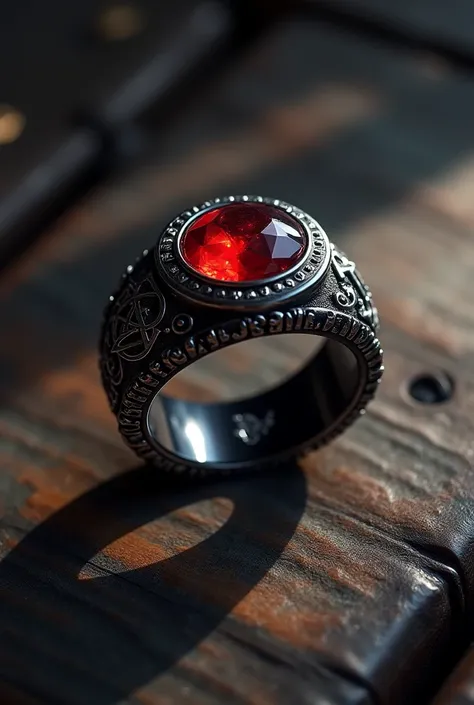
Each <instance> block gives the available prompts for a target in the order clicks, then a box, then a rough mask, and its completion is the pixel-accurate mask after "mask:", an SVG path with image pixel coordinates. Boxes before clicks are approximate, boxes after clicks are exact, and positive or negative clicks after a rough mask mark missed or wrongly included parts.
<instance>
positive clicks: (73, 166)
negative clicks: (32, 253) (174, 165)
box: [0, 0, 278, 266]
mask: <svg viewBox="0 0 474 705" xmlns="http://www.w3.org/2000/svg"><path fill="white" fill-rule="evenodd" d="M277 5H278V3H277ZM251 6H252V4H251V3H249V4H246V3H243V2H235V3H232V2H222V1H221V2H219V1H218V0H174V1H173V2H154V1H153V0H140V2H136V3H135V2H131V3H129V2H120V1H119V2H116V3H107V4H104V3H100V2H98V0H85V1H84V2H80V3H79V2H73V3H62V2H59V0H47V1H46V2H42V3H36V2H34V1H33V0H19V1H18V2H15V3H9V4H8V6H6V7H4V8H3V18H2V23H1V27H0V62H1V65H2V67H3V70H2V73H1V76H0V266H1V265H2V264H4V263H5V262H6V261H7V260H8V259H9V258H11V257H12V256H13V255H14V254H15V253H18V252H19V251H20V250H21V249H22V248H23V246H24V245H25V244H26V242H27V241H28V240H29V239H31V237H32V236H33V235H34V234H35V233H38V232H39V231H40V230H41V227H42V226H44V225H45V223H46V222H48V220H49V219H50V217H51V216H52V215H54V214H55V213H57V212H58V211H59V210H60V209H61V208H63V207H64V205H65V204H66V203H67V202H68V200H69V201H70V200H71V198H74V197H76V196H77V195H78V194H79V193H81V191H82V190H83V189H84V187H85V186H86V185H89V184H90V183H92V182H93V181H94V180H95V179H96V178H97V176H98V175H99V174H100V173H102V172H103V171H104V169H107V167H108V166H110V164H111V162H113V160H114V159H115V158H117V157H120V155H122V156H123V155H124V153H127V152H130V151H133V149H134V148H135V147H137V146H138V145H137V141H139V140H138V139H137V131H136V130H135V129H134V127H133V126H134V125H136V121H137V120H138V119H139V118H140V116H141V115H143V114H144V113H146V112H147V111H149V110H150V109H151V108H153V111H154V115H155V116H156V115H160V113H163V114H164V111H163V110H162V107H163V106H164V104H165V103H166V102H167V101H168V100H170V99H171V98H172V97H175V98H178V99H179V98H180V95H181V93H182V91H181V93H180V91H179V88H180V87H182V86H183V85H185V84H189V81H190V80H191V79H193V80H195V79H196V77H197V76H198V75H200V78H201V80H208V79H209V78H212V75H213V73H215V72H216V71H217V69H218V67H219V65H220V64H221V63H222V57H223V56H227V55H229V54H231V53H232V50H233V48H235V46H236V45H237V44H238V42H239V41H240V39H239V37H241V33H239V26H240V25H241V23H242V22H243V21H245V24H246V33H245V34H246V37H248V36H252V34H253V32H256V31H258V28H259V27H260V26H261V24H262V14H260V13H259V12H258V4H257V9H256V10H252V9H251ZM262 6H263V5H262V4H261V5H260V7H262ZM275 14H276V13H275V11H273V12H271V13H268V15H267V18H268V17H274V16H275ZM249 29H250V32H249ZM204 66H205V67H206V68H207V69H209V71H206V77H205V76H204V74H203V72H202V69H203V67H204Z"/></svg>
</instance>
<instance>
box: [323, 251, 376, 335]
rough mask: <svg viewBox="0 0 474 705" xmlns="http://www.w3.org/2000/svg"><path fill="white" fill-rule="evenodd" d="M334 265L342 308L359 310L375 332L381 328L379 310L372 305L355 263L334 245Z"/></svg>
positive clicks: (336, 299)
mask: <svg viewBox="0 0 474 705" xmlns="http://www.w3.org/2000/svg"><path fill="white" fill-rule="evenodd" d="M332 250H333V253H332V264H333V269H334V273H335V275H336V278H337V280H338V281H339V282H340V290H339V291H337V292H336V293H335V294H334V300H335V302H336V303H337V304H338V305H339V306H340V307H341V308H353V307H356V308H357V312H358V314H359V316H360V317H361V318H362V320H364V321H365V322H366V323H367V324H368V325H370V326H371V328H373V329H374V330H377V329H378V327H379V317H378V312H377V309H376V308H375V307H374V305H373V303H372V294H371V293H370V290H369V288H368V287H367V286H366V284H365V283H364V281H363V279H362V277H361V276H360V274H359V272H358V271H357V269H356V266H355V263H354V262H352V261H351V260H349V259H348V258H347V257H346V255H345V254H344V253H342V252H340V251H339V250H336V248H335V247H334V245H332Z"/></svg>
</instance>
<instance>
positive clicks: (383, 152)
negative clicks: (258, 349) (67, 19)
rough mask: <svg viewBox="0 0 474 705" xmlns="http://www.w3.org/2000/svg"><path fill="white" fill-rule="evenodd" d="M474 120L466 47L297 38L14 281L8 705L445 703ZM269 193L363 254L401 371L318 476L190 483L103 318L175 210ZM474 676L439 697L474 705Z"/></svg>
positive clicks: (17, 270)
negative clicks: (99, 345)
mask: <svg viewBox="0 0 474 705" xmlns="http://www.w3.org/2000/svg"><path fill="white" fill-rule="evenodd" d="M374 3H375V0H374ZM374 3H372V4H374ZM360 4H362V5H363V3H359V5H360ZM467 12H468V10H466V13H467ZM469 12H470V13H471V15H472V10H469ZM409 19H410V22H415V23H416V21H417V18H416V17H415V18H413V17H412V16H410V18H409ZM471 19H472V17H471ZM466 22H467V19H466ZM441 25H442V23H441ZM471 27H472V24H471ZM422 29H423V32H425V33H426V32H428V33H429V34H430V37H431V39H430V42H431V43H432V44H434V45H436V42H437V41H438V34H436V31H437V30H436V28H432V27H431V26H430V27H429V28H428V29H427V28H426V27H423V28H422ZM450 31H451V30H450ZM466 31H467V29H466V30H463V33H462V35H460V43H461V44H462V43H463V42H464V41H465V32H466ZM471 31H472V30H471ZM448 34H449V32H448ZM443 41H446V40H445V39H443ZM473 113H474V79H473V76H472V75H471V74H470V73H469V72H468V71H467V72H466V71H461V70H460V69H459V67H457V66H453V65H452V64H451V63H450V62H449V61H448V59H447V58H446V57H444V58H439V57H438V56H436V55H433V53H432V52H431V53H426V52H424V51H422V50H421V49H420V50H416V51H415V50H414V49H409V48H407V47H404V46H402V45H400V46H395V45H394V44H393V43H387V42H385V41H383V40H381V41H379V42H378V41H375V40H374V39H369V38H368V37H367V36H366V35H364V36H362V35H360V34H359V33H358V32H357V31H354V30H351V28H350V27H349V26H348V25H347V23H346V24H345V26H344V27H337V26H336V25H335V24H334V23H332V22H327V21H324V22H319V23H318V21H314V22H312V23H310V22H308V21H299V20H297V19H295V20H294V21H287V22H285V23H284V24H281V25H280V26H279V27H277V28H275V29H274V30H272V32H271V33H269V34H268V36H267V37H266V38H265V40H264V42H263V44H260V45H259V46H258V47H254V48H249V49H248V51H247V54H246V56H245V57H244V60H243V61H242V62H241V63H240V64H239V65H238V66H234V67H232V68H229V69H228V70H227V71H224V73H223V75H222V77H221V78H220V81H219V84H218V85H217V86H215V85H213V86H212V87H209V90H208V91H207V93H206V92H204V95H203V96H202V97H201V100H200V102H199V103H197V102H196V103H195V105H194V108H193V109H192V110H188V111H186V112H185V113H183V114H181V115H179V116H178V118H177V120H176V122H175V124H174V125H173V126H170V127H168V128H167V129H166V131H164V132H162V133H161V134H160V137H159V139H158V138H157V139H156V142H155V143H154V145H153V147H152V148H151V149H150V152H149V155H148V156H147V159H146V160H145V161H143V162H142V163H140V164H138V165H136V166H134V167H133V168H131V169H130V170H129V171H127V173H125V174H122V175H120V176H117V178H115V180H110V181H109V182H108V183H107V184H106V185H104V186H103V187H101V188H100V189H98V190H97V191H96V192H95V193H93V194H91V195H90V196H88V197H87V199H85V200H84V202H83V203H82V204H80V205H78V206H77V207H76V208H75V209H74V210H71V211H69V212H68V213H67V214H66V216H65V217H63V218H62V219H61V220H60V221H59V222H58V223H57V224H56V225H55V226H54V227H53V228H52V229H51V230H50V231H49V232H48V233H47V234H46V235H45V237H44V238H43V239H42V240H41V241H40V242H39V243H37V244H36V245H34V246H32V247H31V248H30V249H29V250H28V251H27V252H26V253H25V255H24V256H23V258H22V259H21V260H19V261H18V262H17V263H16V264H15V266H13V267H11V268H10V269H9V270H8V271H7V272H4V273H3V275H2V278H1V279H0V295H1V309H0V325H1V331H2V337H1V349H0V362H1V364H0V375H1V382H2V384H1V404H0V465H1V470H2V472H1V475H0V511H1V524H0V531H1V534H0V537H1V551H2V561H1V562H0V702H1V703H2V705H39V704H40V703H41V705H60V704H61V705H63V704H67V705H112V704H114V705H117V704H119V703H120V704H124V703H127V704H128V705H138V704H140V705H152V704H153V705H155V704H156V705H158V704H160V705H171V704H174V703H177V704H178V705H221V704H225V705H241V704H242V705H243V704H244V703H245V704H249V703H252V704H255V705H286V704H291V705H293V704H294V705H310V704H311V705H314V704H316V705H326V704H330V705H356V704H357V705H362V704H363V705H399V704H400V705H401V704H403V705H410V704H411V703H413V704H417V705H420V704H422V703H428V702H430V701H431V699H432V698H434V697H435V695H436V693H437V692H438V691H439V690H440V688H441V686H442V684H443V681H444V680H445V679H446V678H447V677H448V676H449V674H450V672H451V671H452V670H453V669H455V668H456V664H457V661H458V660H459V659H460V658H461V656H462V653H463V650H465V649H466V647H467V646H468V644H469V641H470V636H471V632H472V628H473V625H472V621H473V620H472V617H473V611H472V606H473V605H474V541H473V537H474V474H473V472H472V464H473V458H474V413H473V412H474V355H473V353H474V287H473V284H472V282H473V276H474V275H473V271H474V269H473V267H474V199H473V196H472V194H473V191H474V157H473V154H474V151H473V150H474V131H473V120H472V115H473ZM243 191H247V192H257V193H263V194H266V195H274V196H275V197H278V196H281V197H283V198H285V199H287V200H289V201H290V202H291V201H293V202H295V203H296V204H298V205H299V206H301V207H302V208H304V209H306V210H308V211H309V212H311V213H313V214H314V215H315V216H316V217H317V218H318V219H319V220H320V221H321V223H322V224H323V225H324V226H325V228H326V229H327V230H328V232H329V233H330V236H331V237H332V239H334V240H335V241H336V242H338V243H340V244H341V245H342V246H343V247H344V249H345V250H346V251H347V252H348V253H349V254H350V255H351V256H354V258H355V259H356V260H357V262H358V264H359V265H360V268H361V271H363V272H364V274H365V275H366V279H367V281H368V282H369V283H370V285H371V287H372V290H373V292H374V297H375V299H376V301H377V302H378V305H379V308H380V312H381V316H382V321H383V328H382V332H381V338H382V340H383V343H384V348H385V350H386V375H385V377H384V381H383V384H382V387H381V390H380V394H379V396H378V398H377V400H376V401H375V403H373V404H372V406H371V407H370V410H369V413H368V414H367V416H366V417H364V418H363V419H362V420H360V421H359V422H358V423H357V424H356V425H355V426H354V428H352V429H351V430H349V431H348V432H347V433H345V434H344V435H343V437H341V438H340V439H339V440H337V441H336V442H335V443H333V444H332V445H331V446H330V447H328V448H327V449H325V450H323V451H320V452H318V453H315V454H312V455H310V456H309V457H307V458H306V459H305V460H304V461H303V462H302V463H301V464H300V465H299V466H297V465H296V464H295V465H294V466H292V467H287V468H284V469H283V471H282V472H281V473H278V474H271V475H261V476H259V477H253V478H249V477H244V478H242V479H239V480H233V481H229V480H226V481H224V480H222V481H213V482H210V483H207V484H204V485H199V484H189V485H183V484H182V481H179V482H177V481H174V480H173V479H172V478H169V477H161V476H159V475H157V474H156V473H155V472H154V471H153V469H150V468H146V467H141V466H138V464H137V461H136V460H135V458H134V457H133V456H132V455H131V454H130V452H129V451H128V450H127V449H126V448H125V447H124V445H123V443H122V441H121V440H120V438H119V435H118V433H117V431H116V427H115V421H114V418H113V416H112V414H111V413H110V411H109V410H108V407H107V404H106V400H105V396H104V394H103V392H102V390H101V387H100V384H99V375H98V370H97V357H96V341H97V337H98V328H99V321H100V316H101V310H102V306H103V304H104V302H105V300H106V297H107V295H108V293H109V291H110V290H111V289H112V288H113V286H114V284H115V282H116V280H117V278H118V275H119V274H120V272H121V270H122V268H123V266H124V265H125V264H127V263H128V261H129V259H130V258H131V257H132V258H133V257H134V256H135V254H136V253H137V252H138V251H139V250H140V248H141V247H142V246H147V245H149V244H150V243H152V242H153V240H154V238H155V237H156V234H157V232H158V229H159V227H160V226H162V225H163V224H165V222H166V221H167V219H168V218H169V217H170V216H172V215H173V214H174V213H175V212H177V211H178V210H179V209H180V208H182V207H186V206H188V205H189V204H190V203H193V202H195V201H196V202H199V201H200V200H202V199H205V198H207V197H210V196H215V195H218V194H224V193H232V192H237V193H238V192H243ZM240 354H241V355H242V357H240V358H239V359H237V360H234V364H235V365H237V367H238V366H239V365H241V366H242V367H244V366H245V365H246V364H248V362H249V360H250V359H251V358H250V357H245V355H246V353H245V351H243V352H241V353H240ZM289 356H290V357H291V351H289V353H288V354H286V355H283V356H282V357H281V358H277V357H275V358H274V359H273V363H272V364H273V365H274V366H275V367H276V368H279V369H282V368H284V367H285V366H286V364H287V362H288V357H289ZM418 375H425V376H426V375H428V376H430V375H431V376H432V375H435V378H436V376H437V375H438V376H439V375H448V378H452V380H453V381H454V394H453V396H452V398H451V399H449V400H448V401H446V402H445V403H443V404H423V403H420V402H416V401H414V400H413V398H412V397H411V396H410V393H409V386H410V383H411V381H412V380H413V379H414V378H415V377H416V376H418ZM218 379H219V377H218ZM207 384H208V377H206V374H205V373H203V374H202V376H200V375H199V374H196V375H195V377H194V379H193V380H191V382H189V385H190V388H192V389H193V392H194V394H197V395H198V396H199V394H200V393H201V392H202V390H203V388H204V387H206V386H207ZM430 384H431V383H430ZM433 388H434V389H435V391H436V384H435V383H434V387H433ZM430 389H431V387H430V386H429V384H428V387H426V385H425V388H424V392H423V393H424V394H425V395H428V396H429V393H430ZM467 659H468V660H467V666H466V665H465V664H464V666H463V668H464V671H463V674H464V675H461V676H459V677H458V676H456V675H453V676H452V678H454V681H453V682H455V685H454V686H453V685H449V684H448V685H447V686H446V688H448V690H445V691H443V692H439V693H438V695H437V698H438V699H437V700H436V703H437V705H455V704H456V705H460V704H461V703H467V702H472V701H473V700H472V685H470V683H472V682H473V680H472V678H471V675H470V674H471V670H472V668H471V665H470V664H472V663H473V660H472V657H469V656H468V657H467ZM469 659H470V660H469ZM466 674H467V675H466ZM456 684H457V685H456ZM448 686H449V687H448ZM469 688H470V693H471V695H469ZM456 698H457V699H456ZM463 698H464V699H463ZM469 698H471V699H469Z"/></svg>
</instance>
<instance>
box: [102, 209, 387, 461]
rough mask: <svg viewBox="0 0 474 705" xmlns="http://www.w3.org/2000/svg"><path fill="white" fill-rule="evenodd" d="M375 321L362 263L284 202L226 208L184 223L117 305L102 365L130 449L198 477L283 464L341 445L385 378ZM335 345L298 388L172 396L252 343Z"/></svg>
mask: <svg viewBox="0 0 474 705" xmlns="http://www.w3.org/2000/svg"><path fill="white" fill-rule="evenodd" d="M378 327H379V322H378V315H377V309H376V308H375V306H374V305H373V302H372V296H371V294H370V291H369V289H368V288H367V286H366V285H365V283H364V282H363V280H362V278H361V276H360V274H359V272H358V271H357V269H356V267H355V265H354V263H353V262H352V261H350V260H349V259H348V258H347V257H346V256H345V255H344V254H343V253H342V252H341V251H340V250H339V249H338V248H336V247H335V245H333V244H331V243H330V242H329V240H328V237H327V235H326V233H325V232H324V230H323V229H322V228H321V226H320V225H319V223H317V221H315V220H314V218H312V217H311V216H310V215H308V214H307V213H305V212H304V211H302V210H300V209H299V208H296V207H295V206H292V205H290V204H288V203H286V202H284V201H280V200H275V199H269V198H262V197H260V196H230V197H227V198H220V199H219V198H216V199H214V200H211V201H206V202H205V203H203V204H201V205H199V206H195V207H193V208H191V209H189V210H186V211H185V212H183V213H181V214H180V215H179V216H178V217H176V218H175V219H174V220H173V221H172V222H171V223H169V225H168V226H167V227H166V228H165V229H164V230H163V231H162V232H161V233H160V235H159V236H158V238H157V242H156V243H155V245H154V246H153V248H151V249H150V250H145V251H144V252H143V253H142V255H141V256H140V257H139V258H138V259H137V262H136V263H135V264H134V265H129V266H128V267H127V268H126V271H125V273H124V274H123V276H122V279H121V282H120V286H119V288H118V291H117V292H116V293H115V294H114V295H112V296H111V297H110V300H109V302H108V304H107V306H106V310H105V316H104V323H103V327H102V334H101V341H100V367H101V373H102V379H103V384H104V388H105V390H106V393H107V396H108V399H109V402H110V406H111V408H112V410H113V412H114V413H115V415H116V416H117V420H118V425H119V430H120V432H121V434H122V436H123V437H124V439H125V441H126V442H127V443H128V445H129V446H130V447H131V448H132V449H133V450H134V451H135V452H136V453H137V454H138V455H139V456H140V457H142V458H144V459H145V460H147V461H150V462H153V463H155V464H156V465H157V466H158V467H160V468H162V469H164V470H168V471H175V472H186V473H189V474H202V475H204V474H209V473H212V472H216V471H217V472H224V473H225V472H238V471H240V470H244V469H247V470H248V469H256V468H260V467H262V466H266V465H268V464H274V463H279V462H282V461H285V460H287V459H288V458H290V457H292V456H295V455H299V454H302V453H305V452H307V451H308V450H311V449H315V448H318V447H319V446H321V445H323V444H325V443H327V442H329V441H330V440H331V439H332V438H334V437H335V436H337V435H338V434H339V433H341V432H342V431H343V430H344V429H345V428H346V427H347V426H348V425H350V424H351V423H352V422H353V421H354V420H355V419H356V418H357V417H358V416H359V415H360V414H362V413H364V411H365V407H366V405H367V403H368V402H369V401H370V400H371V399H372V397H373V396H374V394H375V392H376V389H377V386H378V384H379V382H380V380H381V377H382V373H383V364H382V356H383V352H382V349H381V345H380V342H379V340H378V338H377V331H378ZM302 334H306V335H316V336H320V337H321V338H323V339H325V341H324V345H323V346H322V347H321V348H320V349H319V351H318V352H317V354H316V355H315V356H314V357H313V358H312V359H311V360H310V361H309V362H308V363H307V364H306V365H305V366H304V367H303V368H302V369H301V370H299V371H298V372H297V373H296V374H295V375H294V376H293V377H292V378H291V379H289V380H285V381H283V382H282V384H280V385H279V386H277V387H274V388H272V389H270V390H268V391H265V392H264V393H262V394H260V395H257V396H255V397H252V398H250V399H239V400H234V401H231V402H225V403H215V404H200V403H196V402H185V401H181V400H178V399H174V398H171V397H169V396H167V394H166V385H167V383H168V382H169V381H170V379H171V378H173V377H174V376H175V375H176V374H178V373H179V372H180V371H181V370H183V369H184V368H185V367H187V366H189V365H191V364H193V363H194V362H196V361H198V360H199V359H201V358H202V357H204V356H207V355H209V354H210V353H214V352H216V351H218V350H221V349H223V348H226V347H229V346H231V345H236V344H238V343H239V342H242V341H244V340H250V339H253V338H262V337H267V336H272V337H274V338H275V344H277V342H278V337H279V336H280V335H302Z"/></svg>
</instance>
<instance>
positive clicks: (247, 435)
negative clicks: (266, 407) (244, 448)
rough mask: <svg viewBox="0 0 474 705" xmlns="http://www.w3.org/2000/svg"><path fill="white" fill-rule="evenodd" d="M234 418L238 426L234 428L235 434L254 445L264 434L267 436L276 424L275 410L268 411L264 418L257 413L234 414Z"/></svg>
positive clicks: (247, 443) (246, 442)
mask: <svg viewBox="0 0 474 705" xmlns="http://www.w3.org/2000/svg"><path fill="white" fill-rule="evenodd" d="M232 420H233V421H234V423H235V424H236V426H237V428H235V429H234V436H237V438H240V439H241V440H242V441H243V442H244V443H245V444H246V445H248V446H254V445H257V443H258V442H259V441H260V440H261V438H262V436H267V435H268V432H269V431H270V429H271V428H272V426H274V425H275V412H274V411H272V410H270V411H267V413H266V414H265V417H264V418H263V419H259V418H258V417H257V416H255V414H234V416H233V417H232Z"/></svg>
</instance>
